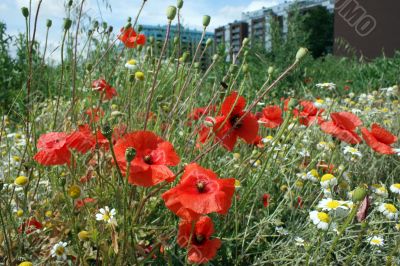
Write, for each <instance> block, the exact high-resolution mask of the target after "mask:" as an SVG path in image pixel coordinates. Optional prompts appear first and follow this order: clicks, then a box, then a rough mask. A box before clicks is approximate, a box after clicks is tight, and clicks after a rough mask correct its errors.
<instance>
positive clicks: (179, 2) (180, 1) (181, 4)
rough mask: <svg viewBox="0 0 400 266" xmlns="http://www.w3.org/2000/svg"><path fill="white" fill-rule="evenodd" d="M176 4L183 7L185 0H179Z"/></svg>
mask: <svg viewBox="0 0 400 266" xmlns="http://www.w3.org/2000/svg"><path fill="white" fill-rule="evenodd" d="M176 6H177V7H178V8H179V9H181V8H182V7H183V0H178V1H177V3H176Z"/></svg>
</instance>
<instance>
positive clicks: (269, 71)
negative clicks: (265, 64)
mask: <svg viewBox="0 0 400 266" xmlns="http://www.w3.org/2000/svg"><path fill="white" fill-rule="evenodd" d="M272 73H274V67H273V66H270V67H269V68H268V75H272Z"/></svg>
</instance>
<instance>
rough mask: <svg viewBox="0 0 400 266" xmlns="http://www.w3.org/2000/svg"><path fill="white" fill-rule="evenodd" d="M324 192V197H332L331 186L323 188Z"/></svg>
mask: <svg viewBox="0 0 400 266" xmlns="http://www.w3.org/2000/svg"><path fill="white" fill-rule="evenodd" d="M322 193H323V194H324V197H326V198H332V191H331V189H330V188H323V189H322Z"/></svg>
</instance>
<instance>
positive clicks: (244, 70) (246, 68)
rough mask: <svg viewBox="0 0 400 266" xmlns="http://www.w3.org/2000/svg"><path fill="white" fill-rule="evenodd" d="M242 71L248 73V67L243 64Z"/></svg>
mask: <svg viewBox="0 0 400 266" xmlns="http://www.w3.org/2000/svg"><path fill="white" fill-rule="evenodd" d="M242 70H243V73H247V72H249V65H248V64H243V67H242Z"/></svg>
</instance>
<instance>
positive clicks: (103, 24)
mask: <svg viewBox="0 0 400 266" xmlns="http://www.w3.org/2000/svg"><path fill="white" fill-rule="evenodd" d="M101 26H102V27H103V29H104V30H106V29H107V26H108V25H107V22H105V21H104V22H103V23H101Z"/></svg>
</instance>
